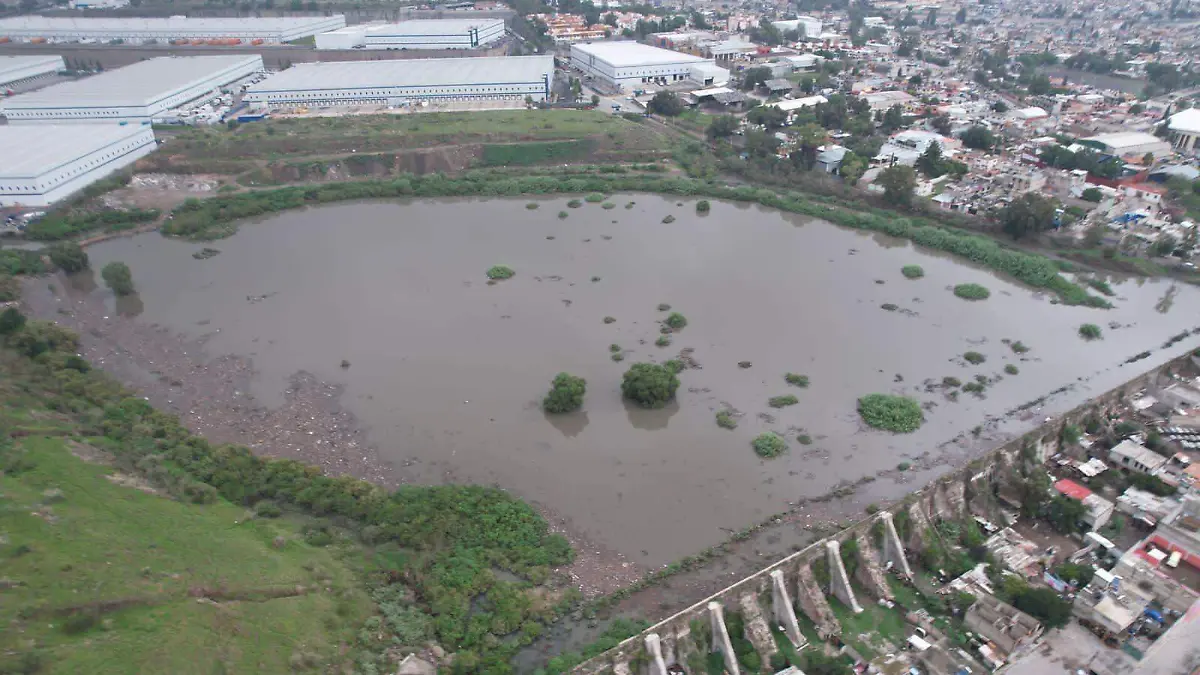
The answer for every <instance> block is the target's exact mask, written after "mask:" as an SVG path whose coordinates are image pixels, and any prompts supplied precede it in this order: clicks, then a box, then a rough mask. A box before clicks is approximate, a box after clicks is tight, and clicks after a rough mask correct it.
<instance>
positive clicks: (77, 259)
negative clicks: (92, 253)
mask: <svg viewBox="0 0 1200 675" xmlns="http://www.w3.org/2000/svg"><path fill="white" fill-rule="evenodd" d="M47 253H48V254H49V255H50V262H52V263H54V266H55V267H57V268H58V269H60V270H62V271H64V272H66V273H67V274H74V273H75V272H80V271H83V270H85V269H87V266H88V256H87V253H85V252H84V250H83V247H81V246H80V245H79V244H76V243H75V242H73V241H63V242H59V243H57V244H54V245H52V246H50V247H49V249H48V251H47Z"/></svg>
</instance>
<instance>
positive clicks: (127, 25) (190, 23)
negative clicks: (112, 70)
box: [0, 15, 336, 34]
mask: <svg viewBox="0 0 1200 675" xmlns="http://www.w3.org/2000/svg"><path fill="white" fill-rule="evenodd" d="M335 16H336V15H335ZM330 18H332V17H326V16H286V17H244V18H215V19H214V18H192V17H186V16H172V17H169V18H154V19H150V18H143V17H129V18H107V17H57V16H35V15H29V16H14V17H10V18H7V19H0V34H2V33H3V32H4V31H5V30H6V29H11V30H44V31H47V32H56V31H105V32H115V33H120V32H140V31H168V32H169V31H173V30H189V31H208V30H212V31H221V30H234V29H236V30H242V31H245V30H261V31H263V32H269V31H282V30H288V29H297V28H303V27H305V26H310V25H319V24H321V23H324V22H326V21H328V20H329V19H330Z"/></svg>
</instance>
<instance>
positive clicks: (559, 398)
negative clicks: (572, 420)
mask: <svg viewBox="0 0 1200 675" xmlns="http://www.w3.org/2000/svg"><path fill="white" fill-rule="evenodd" d="M585 393H587V380H584V379H583V378H582V377H576V376H574V375H572V374H570V373H559V374H558V375H555V376H554V380H553V382H551V384H550V392H549V393H547V394H546V398H544V399H543V400H542V408H543V409H544V410H545V411H546V412H548V413H566V412H572V411H575V410H579V409H580V408H581V407H583V395H584V394H585Z"/></svg>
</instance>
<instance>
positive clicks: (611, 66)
mask: <svg viewBox="0 0 1200 675" xmlns="http://www.w3.org/2000/svg"><path fill="white" fill-rule="evenodd" d="M571 66H572V67H573V68H575V69H577V70H580V71H582V72H584V73H586V74H587V75H591V76H592V77H594V78H596V79H598V80H601V81H603V82H605V83H607V84H608V85H610V86H612V87H614V88H617V89H621V88H624V87H626V86H628V85H638V84H651V83H655V84H669V83H671V82H680V81H692V82H695V83H696V84H698V85H701V86H720V85H722V84H725V83H727V82H728V81H729V71H728V70H726V69H724V68H722V67H720V66H718V65H716V63H714V62H713V60H712V59H702V58H700V57H699V56H692V55H691V54H681V53H680V52H673V51H671V50H669V49H659V48H658V47H651V46H649V45H644V44H640V43H637V42H592V43H588V44H575V45H571Z"/></svg>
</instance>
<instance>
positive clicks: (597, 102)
mask: <svg viewBox="0 0 1200 675" xmlns="http://www.w3.org/2000/svg"><path fill="white" fill-rule="evenodd" d="M598 105H600V97H599V96H597V95H596V94H592V107H593V108H595V107H596V106H598Z"/></svg>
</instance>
